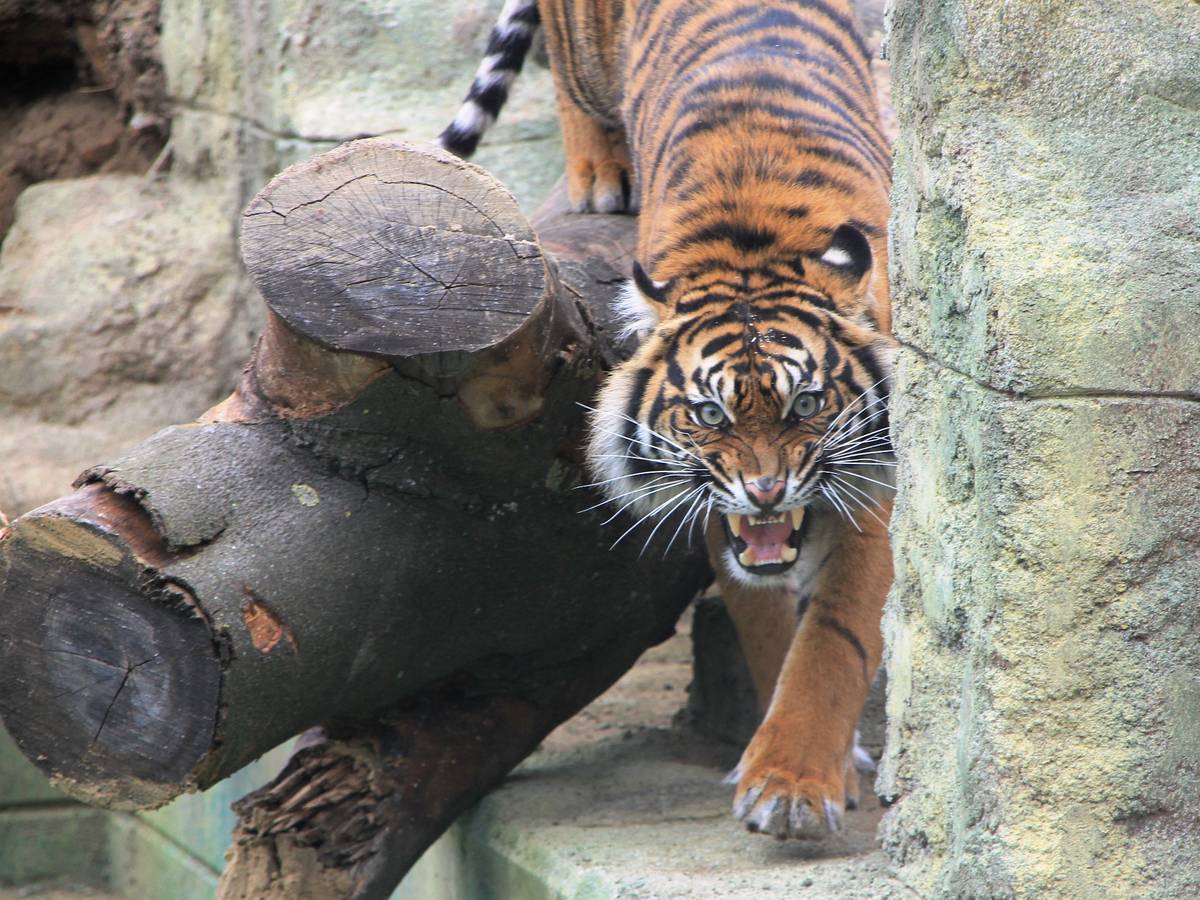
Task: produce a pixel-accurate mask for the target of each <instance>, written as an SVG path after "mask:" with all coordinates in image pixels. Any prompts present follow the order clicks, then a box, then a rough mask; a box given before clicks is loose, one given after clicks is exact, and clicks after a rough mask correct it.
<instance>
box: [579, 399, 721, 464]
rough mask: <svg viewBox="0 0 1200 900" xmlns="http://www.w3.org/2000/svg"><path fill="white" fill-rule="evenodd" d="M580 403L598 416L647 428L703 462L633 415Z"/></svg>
mask: <svg viewBox="0 0 1200 900" xmlns="http://www.w3.org/2000/svg"><path fill="white" fill-rule="evenodd" d="M579 405H580V406H582V407H583V408H584V409H586V410H589V411H591V412H593V413H595V414H596V415H597V416H608V417H610V418H617V419H621V420H623V421H625V422H629V423H630V424H631V425H636V426H637V427H638V428H645V429H646V431H648V432H650V434H652V435H654V436H655V437H657V438H660V439H661V440H663V441H665V442H666V443H667V444H669V445H670V446H672V447H674V448H675V449H676V450H678V451H679V452H680V453H684V454H687V455H688V456H690V457H691V458H692V459H694V460H696V462H701V460H700V458H699V457H698V456H696V455H695V454H694V453H692V451H690V450H688V449H687V448H686V447H684V446H682V445H680V444H678V443H676V442H675V441H673V440H671V439H670V438H669V437H667V436H666V435H665V434H662V433H660V432H657V431H655V430H654V429H653V428H651V427H650V426H649V425H647V424H645V423H644V422H639V421H638V420H637V419H635V418H633V416H627V415H625V413H614V412H607V411H605V410H600V409H597V408H596V407H594V406H588V405H587V404H586V403H580V404H579ZM610 433H611V432H610ZM620 436H621V437H624V435H620ZM626 440H629V439H628V438H626ZM639 443H640V442H639Z"/></svg>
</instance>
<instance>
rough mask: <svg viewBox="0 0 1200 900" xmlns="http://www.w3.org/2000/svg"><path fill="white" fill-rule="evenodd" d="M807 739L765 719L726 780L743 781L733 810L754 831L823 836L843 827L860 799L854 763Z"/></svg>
mask: <svg viewBox="0 0 1200 900" xmlns="http://www.w3.org/2000/svg"><path fill="white" fill-rule="evenodd" d="M804 743H805V742H804V740H803V738H802V737H801V736H800V735H799V734H792V733H790V732H789V731H788V730H787V729H780V728H778V727H777V726H776V725H774V723H770V722H764V723H763V725H762V727H760V728H759V730H758V733H757V734H755V736H754V739H753V740H752V741H751V742H750V745H749V746H748V747H747V748H746V752H745V753H744V754H742V761H741V762H740V763H739V764H738V767H737V768H736V769H734V770H733V772H731V773H730V775H729V777H728V778H727V779H726V781H729V782H732V783H736V784H737V792H736V793H735V794H734V798H733V814H734V816H735V817H736V818H737V819H738V820H740V821H741V822H742V823H743V824H744V825H745V826H746V828H748V829H749V830H750V831H754V832H761V833H763V834H770V835H774V836H775V837H777V838H779V839H780V840H784V839H785V838H807V839H810V840H814V839H817V840H819V839H820V838H823V837H824V836H825V835H826V834H829V833H830V832H834V831H840V830H841V828H842V816H843V814H844V813H845V810H846V808H847V806H848V805H849V806H850V807H851V808H853V806H854V805H856V802H855V801H857V796H854V795H856V794H857V777H856V776H855V775H854V770H853V767H852V766H848V765H847V762H848V761H849V760H848V759H847V757H846V756H845V754H842V753H839V752H837V751H836V750H835V749H833V748H829V749H828V750H827V751H826V752H824V753H822V752H820V751H819V750H817V748H815V747H812V746H809V747H804V746H803V745H804ZM868 759H869V757H868ZM848 779H849V780H848ZM850 781H853V783H850ZM848 792H849V796H848ZM848 799H849V800H850V801H851V803H850V804H847V800H848Z"/></svg>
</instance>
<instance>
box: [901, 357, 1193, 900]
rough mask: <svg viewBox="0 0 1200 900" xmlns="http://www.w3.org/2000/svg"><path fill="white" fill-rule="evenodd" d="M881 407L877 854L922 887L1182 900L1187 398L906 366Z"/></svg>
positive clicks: (1188, 574)
mask: <svg viewBox="0 0 1200 900" xmlns="http://www.w3.org/2000/svg"><path fill="white" fill-rule="evenodd" d="M895 397H896V399H895V408H894V417H893V421H894V422H895V423H897V424H896V430H897V441H898V444H899V445H900V447H901V448H902V454H901V457H902V460H903V464H902V466H901V468H900V470H899V497H900V500H899V502H898V503H897V505H896V511H895V513H894V517H893V529H894V534H895V538H894V546H895V552H896V558H897V568H896V584H895V587H894V589H893V595H892V597H891V599H890V601H889V607H888V611H887V615H886V618H885V633H886V635H887V638H888V643H889V655H888V658H887V666H888V672H889V675H890V676H891V689H890V694H889V697H888V714H889V724H888V738H889V750H888V754H887V756H886V757H885V761H884V766H883V771H882V774H881V778H880V782H879V785H878V789H879V791H880V793H881V794H882V795H886V796H891V797H895V798H899V802H898V804H897V806H896V807H895V809H894V810H893V811H892V813H891V814H890V816H889V818H888V820H887V822H886V824H885V832H884V833H885V846H886V847H887V849H888V850H889V852H890V853H891V854H892V857H893V861H894V862H896V863H897V864H899V865H900V866H901V872H902V874H904V875H905V877H906V880H910V879H911V883H913V884H914V886H915V887H917V888H918V890H920V891H921V892H922V893H923V894H926V895H932V896H983V895H987V896H1044V895H1054V896H1080V897H1085V896H1105V895H1106V887H1107V886H1111V885H1117V884H1120V885H1123V886H1125V888H1127V889H1128V893H1127V894H1125V893H1123V894H1122V896H1175V897H1183V896H1194V895H1196V894H1197V892H1200V838H1198V836H1197V835H1198V834H1200V833H1198V832H1197V830H1196V823H1197V822H1198V821H1200V800H1198V799H1197V796H1196V793H1195V791H1194V790H1191V788H1190V787H1189V785H1193V786H1194V784H1195V779H1196V778H1197V775H1200V675H1198V674H1197V673H1200V645H1198V644H1197V642H1196V641H1195V638H1194V636H1195V634H1196V633H1197V631H1198V629H1200V588H1198V586H1197V574H1198V568H1200V558H1198V555H1197V552H1196V547H1197V546H1198V545H1200V515H1198V510H1197V508H1196V507H1197V502H1198V499H1200V469H1198V468H1197V466H1196V463H1195V461H1196V460H1197V459H1198V458H1200V404H1197V403H1194V402H1189V401H1183V400H1178V399H1174V398H1151V397H1120V398H1087V397H1081V398H1074V397H1073V398H1055V399H1045V400H1028V399H1014V398H1012V397H1010V396H1008V395H1006V394H1004V393H1002V392H998V391H993V390H989V389H986V388H982V387H980V386H979V385H977V384H976V383H974V382H973V381H971V380H969V379H966V378H963V377H962V376H960V375H958V374H957V373H954V372H950V371H949V370H946V369H943V368H938V367H936V366H935V365H931V364H929V363H928V362H926V361H925V360H924V359H923V358H922V357H920V356H918V355H917V354H914V353H909V352H902V354H901V358H900V366H899V372H898V377H897V390H896V394H895Z"/></svg>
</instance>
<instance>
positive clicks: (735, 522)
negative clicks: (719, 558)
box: [725, 513, 742, 537]
mask: <svg viewBox="0 0 1200 900" xmlns="http://www.w3.org/2000/svg"><path fill="white" fill-rule="evenodd" d="M725 518H727V519H728V520H729V530H730V531H732V532H733V534H734V536H735V537H741V534H742V516H741V515H740V514H739V513H730V514H729V515H727V516H726V517H725Z"/></svg>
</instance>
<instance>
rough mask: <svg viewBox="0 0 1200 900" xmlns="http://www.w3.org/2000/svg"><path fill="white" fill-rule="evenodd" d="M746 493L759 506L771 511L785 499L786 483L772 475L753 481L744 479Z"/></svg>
mask: <svg viewBox="0 0 1200 900" xmlns="http://www.w3.org/2000/svg"><path fill="white" fill-rule="evenodd" d="M742 484H744V485H745V486H746V493H747V494H749V495H750V499H751V500H753V501H754V502H755V503H756V504H757V505H758V506H760V507H762V508H763V509H770V508H771V507H772V506H774V505H775V504H776V503H778V502H779V501H780V499H782V497H783V488H784V482H783V481H782V480H780V479H777V478H775V477H774V476H772V475H762V476H760V477H758V478H755V479H753V480H752V481H746V480H745V479H742Z"/></svg>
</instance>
